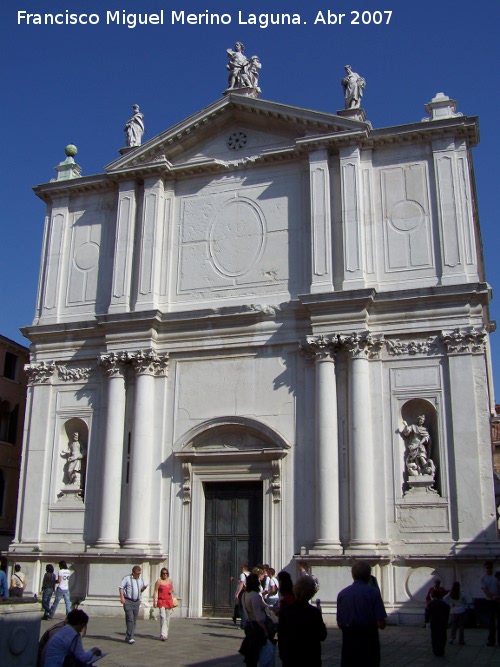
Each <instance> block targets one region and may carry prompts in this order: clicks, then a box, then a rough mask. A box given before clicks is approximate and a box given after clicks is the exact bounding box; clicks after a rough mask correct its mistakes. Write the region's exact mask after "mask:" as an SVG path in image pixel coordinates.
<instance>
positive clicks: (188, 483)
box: [182, 462, 193, 505]
mask: <svg viewBox="0 0 500 667" xmlns="http://www.w3.org/2000/svg"><path fill="white" fill-rule="evenodd" d="M182 477H183V482H182V502H183V503H184V505H188V504H189V503H190V502H191V487H192V479H193V470H192V466H191V463H189V462H186V463H183V464H182Z"/></svg>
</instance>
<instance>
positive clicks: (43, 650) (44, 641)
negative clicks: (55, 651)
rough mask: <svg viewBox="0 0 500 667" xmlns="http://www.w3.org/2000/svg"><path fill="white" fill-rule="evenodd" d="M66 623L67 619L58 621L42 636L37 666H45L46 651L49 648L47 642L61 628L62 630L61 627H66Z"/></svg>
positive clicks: (39, 643)
mask: <svg viewBox="0 0 500 667" xmlns="http://www.w3.org/2000/svg"><path fill="white" fill-rule="evenodd" d="M65 625H66V621H61V622H60V623H56V624H55V625H53V626H52V627H51V628H49V629H48V630H46V631H45V632H44V633H43V635H42V636H41V638H40V641H39V642H38V657H37V661H36V667H43V663H44V662H45V653H46V650H47V644H48V643H49V641H50V640H51V639H52V637H53V636H54V635H55V634H56V633H57V632H59V630H61V628H64V626H65Z"/></svg>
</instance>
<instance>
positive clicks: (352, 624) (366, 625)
mask: <svg viewBox="0 0 500 667" xmlns="http://www.w3.org/2000/svg"><path fill="white" fill-rule="evenodd" d="M351 573H352V578H353V579H354V581H353V583H352V584H351V585H350V586H348V587H347V588H344V589H343V590H342V591H340V593H339V594H338V597H337V625H338V626H339V628H340V629H341V630H342V660H341V667H360V665H362V666H363V667H379V666H380V642H379V636H378V631H379V629H380V630H383V629H384V628H385V619H386V618H387V614H386V612H385V607H384V603H383V602H382V597H381V595H380V590H378V588H376V587H374V586H371V585H370V575H371V567H370V565H369V564H368V563H366V562H365V561H362V560H360V561H356V562H355V563H354V565H353V566H352V568H351Z"/></svg>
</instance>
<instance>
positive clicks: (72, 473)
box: [61, 431, 86, 491]
mask: <svg viewBox="0 0 500 667" xmlns="http://www.w3.org/2000/svg"><path fill="white" fill-rule="evenodd" d="M61 456H62V457H63V458H65V459H66V466H65V468H66V470H65V477H66V482H67V483H69V485H70V486H71V487H74V488H75V489H78V490H79V491H81V489H82V472H83V460H84V459H85V456H86V451H85V447H84V446H83V444H82V443H81V442H80V435H79V433H78V431H75V432H74V433H73V439H72V440H70V442H69V444H68V449H67V450H66V451H64V452H61Z"/></svg>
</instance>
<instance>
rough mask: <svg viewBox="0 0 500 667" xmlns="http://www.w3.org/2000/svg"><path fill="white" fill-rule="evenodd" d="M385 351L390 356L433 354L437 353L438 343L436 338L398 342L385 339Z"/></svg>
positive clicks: (397, 340)
mask: <svg viewBox="0 0 500 667" xmlns="http://www.w3.org/2000/svg"><path fill="white" fill-rule="evenodd" d="M384 340H385V344H386V348H387V351H388V353H389V354H390V355H392V356H400V355H410V356H412V355H415V354H435V353H436V352H439V341H438V338H437V336H429V337H428V338H426V339H425V340H424V339H422V340H405V341H402V340H399V339H397V338H396V339H394V340H391V339H390V338H385V339H384Z"/></svg>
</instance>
